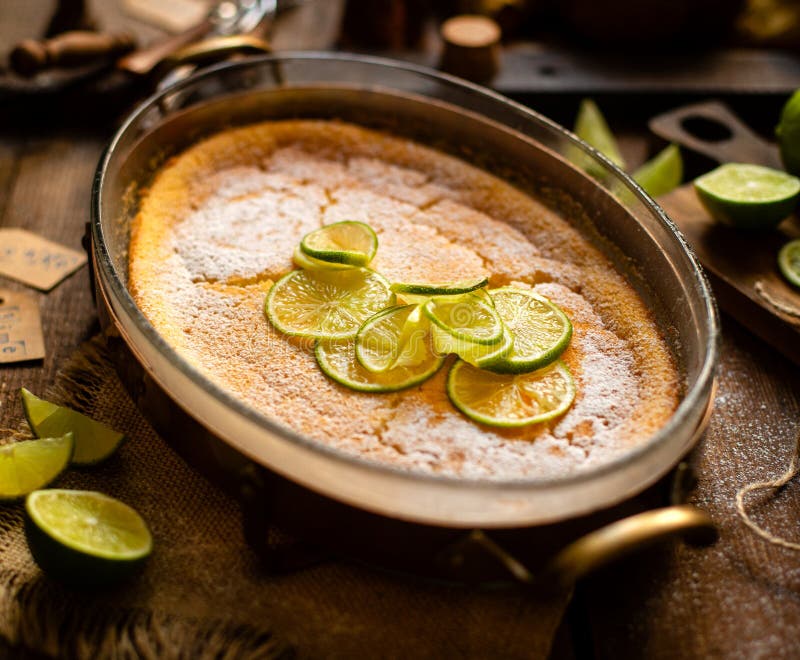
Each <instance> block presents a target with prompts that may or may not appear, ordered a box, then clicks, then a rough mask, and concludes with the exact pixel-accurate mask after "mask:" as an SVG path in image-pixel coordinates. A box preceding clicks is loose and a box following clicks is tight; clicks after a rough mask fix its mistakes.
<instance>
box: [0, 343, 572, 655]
mask: <svg viewBox="0 0 800 660" xmlns="http://www.w3.org/2000/svg"><path fill="white" fill-rule="evenodd" d="M47 394H48V396H49V397H50V398H52V399H53V400H58V401H59V402H60V403H63V404H65V405H69V406H71V407H73V408H75V409H78V410H81V411H82V412H84V413H86V414H88V415H90V416H92V417H93V418H95V419H98V420H101V421H104V422H106V423H108V424H110V425H112V426H114V427H115V428H117V429H120V430H124V431H125V432H126V433H127V434H128V440H127V441H126V442H125V443H124V444H123V445H122V447H121V448H120V450H119V451H118V452H117V454H115V455H114V456H113V457H112V458H111V459H109V460H108V461H107V462H106V463H105V464H103V465H101V466H98V467H96V468H93V469H83V470H77V469H71V470H69V471H68V472H67V473H65V474H64V475H63V476H62V477H61V478H59V480H58V482H57V483H56V484H54V485H55V486H58V487H64V488H82V489H92V490H99V491H101V492H104V493H107V494H109V495H112V496H114V497H118V498H119V499H121V500H123V501H124V502H127V503H128V504H130V505H132V506H134V507H135V508H136V509H137V510H138V511H139V512H140V513H141V514H142V515H143V516H144V518H145V519H146V520H147V521H148V524H149V525H150V528H151V530H152V533H153V536H154V541H155V550H154V553H153V555H152V557H151V558H150V561H149V562H148V564H147V566H146V568H145V570H144V572H143V573H142V574H141V575H139V576H137V577H136V578H135V579H134V580H132V581H131V582H129V583H126V584H124V585H122V586H118V587H116V588H114V589H113V590H109V591H105V592H95V593H91V592H81V591H76V590H70V589H68V588H66V587H64V586H62V585H60V584H58V583H56V582H54V581H52V580H50V579H48V578H47V577H46V576H44V575H43V574H42V573H41V572H40V571H39V569H38V568H37V566H36V564H35V563H34V562H33V559H32V558H31V555H30V553H29V551H28V548H27V545H26V542H25V538H24V533H23V527H22V522H23V511H22V507H21V505H11V506H6V507H3V508H2V509H0V636H2V637H3V638H4V639H5V640H7V641H8V642H9V643H10V644H12V645H19V646H24V647H26V648H29V649H33V650H36V651H38V652H41V653H45V654H47V655H52V656H59V657H81V658H101V657H114V658H133V657H136V658H138V657H146V658H172V657H181V658H184V657H185V658H206V657H208V658H211V657H214V658H219V657H224V658H269V657H278V656H281V655H284V654H289V655H291V654H292V653H294V654H296V655H298V656H300V657H325V658H331V657H342V658H352V657H359V656H363V657H386V658H393V657H396V658H400V657H415V658H421V657H431V658H447V657H503V658H515V657H525V658H540V657H545V656H546V655H547V653H548V651H549V649H550V646H551V641H552V638H553V635H554V632H555V630H556V628H557V626H558V624H559V621H560V619H561V616H562V614H563V611H564V608H565V607H566V603H567V600H568V595H567V594H562V595H559V596H550V597H547V598H545V597H543V596H534V595H532V594H530V593H523V592H521V591H516V590H513V589H501V590H486V589H474V588H466V587H460V586H457V585H443V584H434V583H430V582H425V581H422V580H417V579H413V578H410V577H408V576H398V575H392V574H387V573H384V572H381V571H377V570H374V569H371V568H369V567H365V566H360V565H353V564H350V563H347V562H344V561H336V562H333V561H330V562H327V563H322V564H319V565H316V566H314V567H311V568H306V569H303V570H300V571H297V572H295V573H292V574H289V575H283V576H279V577H278V576H271V575H269V574H268V573H267V572H266V570H264V569H263V567H262V566H261V565H260V563H259V560H258V558H257V556H256V554H255V553H254V552H253V551H252V550H251V549H250V548H249V547H248V545H247V544H246V543H245V540H244V537H243V532H242V521H241V515H240V511H239V508H238V506H237V503H236V502H235V501H233V500H232V499H231V498H229V497H228V496H227V495H225V494H224V493H222V492H221V491H220V490H219V489H217V488H216V487H215V486H213V485H212V484H210V483H209V482H208V481H206V480H205V479H204V478H203V477H201V476H199V475H198V474H197V473H195V472H194V471H193V470H191V469H190V468H189V467H188V466H187V465H186V464H185V463H184V462H183V460H182V459H181V458H179V457H178V455H177V454H176V453H175V452H174V451H173V450H172V449H170V447H169V446H168V445H167V444H166V443H165V442H164V441H163V440H162V439H161V438H160V437H159V436H158V435H156V433H155V432H154V431H153V430H152V429H151V427H150V426H149V425H148V423H147V422H146V421H145V420H144V419H143V417H142V416H141V414H140V413H139V412H138V410H137V409H136V407H135V406H134V404H133V403H132V401H131V400H130V398H129V397H128V395H127V393H126V392H125V390H124V389H123V386H122V385H121V383H120V381H119V380H118V378H117V376H116V374H115V372H114V370H113V367H112V366H111V364H110V362H109V360H108V358H107V355H106V353H105V348H104V344H103V341H102V340H101V339H99V338H95V339H93V340H92V341H90V342H89V343H88V344H86V345H84V346H83V347H82V348H81V349H80V350H79V351H78V352H77V353H76V355H75V356H74V357H73V358H72V360H71V362H70V364H68V365H67V366H66V367H65V368H64V370H62V372H61V373H60V375H59V377H58V379H57V382H56V383H55V384H54V386H53V388H51V391H50V392H48V393H47ZM8 405H19V403H18V401H17V400H16V399H15V398H14V397H9V401H8ZM20 416H21V411H20Z"/></svg>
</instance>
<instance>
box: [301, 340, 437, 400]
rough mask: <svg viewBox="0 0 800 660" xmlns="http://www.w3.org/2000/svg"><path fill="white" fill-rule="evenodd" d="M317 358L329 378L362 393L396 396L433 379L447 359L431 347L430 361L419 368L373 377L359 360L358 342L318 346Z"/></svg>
mask: <svg viewBox="0 0 800 660" xmlns="http://www.w3.org/2000/svg"><path fill="white" fill-rule="evenodd" d="M426 345H427V343H426ZM314 354H315V355H316V357H317V363H318V364H319V367H320V369H322V371H323V372H324V373H325V374H326V375H327V376H329V377H330V378H332V379H333V380H335V381H336V382H337V383H341V384H342V385H345V386H347V387H349V388H350V389H353V390H358V391H359V392H395V391H397V390H402V389H405V388H407V387H411V386H413V385H419V384H420V383H422V382H424V381H426V380H428V378H430V377H431V376H433V374H435V373H436V372H437V371H438V370H439V367H441V366H442V363H443V362H444V358H441V357H439V356H437V355H435V354H434V353H433V351H432V350H431V349H430V347H429V346H428V347H427V349H426V358H425V360H423V361H422V362H420V363H419V364H416V365H414V366H409V367H404V366H398V367H394V368H393V369H389V370H388V371H384V372H382V373H372V372H369V371H367V370H366V369H364V367H362V366H361V364H359V362H358V360H356V351H355V342H354V341H352V340H350V341H334V342H322V341H320V342H317V345H316V348H315V350H314Z"/></svg>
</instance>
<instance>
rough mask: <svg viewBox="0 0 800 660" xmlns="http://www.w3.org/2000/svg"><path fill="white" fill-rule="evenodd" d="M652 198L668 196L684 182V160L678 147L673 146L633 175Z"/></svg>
mask: <svg viewBox="0 0 800 660" xmlns="http://www.w3.org/2000/svg"><path fill="white" fill-rule="evenodd" d="M633 180H634V181H636V183H638V184H639V185H640V186H641V187H642V188H644V191H645V192H646V193H647V194H648V195H650V197H658V196H659V195H666V194H667V193H668V192H670V191H672V190H674V189H675V188H677V187H678V186H679V185H681V182H682V181H683V159H682V158H681V150H680V149H679V148H678V145H676V144H671V145H669V146H668V147H667V148H666V149H664V150H663V151H661V152H660V153H658V154H657V155H656V156H654V157H653V158H651V159H650V160H648V161H647V162H646V163H645V164H644V165H642V166H641V167H640V168H639V169H638V170H636V171H635V172H634V173H633Z"/></svg>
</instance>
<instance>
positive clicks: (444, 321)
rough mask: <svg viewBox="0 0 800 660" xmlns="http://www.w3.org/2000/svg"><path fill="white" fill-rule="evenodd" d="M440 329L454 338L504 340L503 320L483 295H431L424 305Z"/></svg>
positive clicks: (477, 341) (480, 341) (482, 341)
mask: <svg viewBox="0 0 800 660" xmlns="http://www.w3.org/2000/svg"><path fill="white" fill-rule="evenodd" d="M422 311H423V312H424V314H425V315H426V316H427V317H428V318H429V319H430V320H431V321H432V322H433V323H434V324H435V325H436V326H438V327H439V328H440V329H441V330H444V331H445V332H446V333H448V334H450V335H452V336H453V337H454V338H455V339H459V340H462V341H467V342H471V343H474V344H487V345H495V344H498V343H500V342H501V341H502V340H503V322H502V321H501V320H500V317H499V316H498V315H497V312H496V311H495V309H494V307H493V306H492V305H489V304H488V303H487V302H486V301H485V300H484V299H483V298H482V296H480V295H476V294H474V293H467V294H465V295H463V296H447V297H440V298H432V299H431V300H429V301H428V302H427V303H425V305H424V306H423V308H422Z"/></svg>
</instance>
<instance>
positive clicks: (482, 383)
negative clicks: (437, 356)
mask: <svg viewBox="0 0 800 660" xmlns="http://www.w3.org/2000/svg"><path fill="white" fill-rule="evenodd" d="M447 394H448V396H449V397H450V400H451V401H452V402H453V405H454V406H455V407H456V408H458V409H459V410H460V411H461V412H463V413H464V414H465V415H466V416H467V417H469V418H470V419H473V420H475V421H476V422H481V423H483V424H489V425H490V426H503V427H515V426H527V425H528V424H537V423H540V422H546V421H548V420H550V419H553V418H555V417H558V416H559V415H562V414H564V413H565V412H566V411H567V409H568V408H569V407H570V405H572V401H573V400H574V399H575V382H574V381H573V380H572V375H571V374H570V372H569V369H567V366H566V365H565V364H564V363H563V362H560V361H559V362H556V363H555V364H553V365H551V366H549V367H546V368H544V369H540V370H538V371H531V372H529V373H526V374H517V375H511V374H495V373H492V372H490V371H485V370H483V369H477V368H475V367H473V366H472V365H469V364H467V363H466V362H463V361H461V360H459V361H458V362H456V363H455V364H454V365H453V367H452V369H450V374H449V375H448V377H447Z"/></svg>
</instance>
